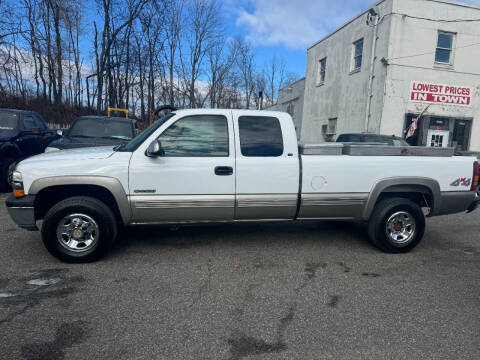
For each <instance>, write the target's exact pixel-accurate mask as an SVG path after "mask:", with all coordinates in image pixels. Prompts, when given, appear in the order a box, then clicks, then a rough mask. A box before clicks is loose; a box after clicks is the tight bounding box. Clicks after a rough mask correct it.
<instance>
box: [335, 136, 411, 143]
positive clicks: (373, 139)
mask: <svg viewBox="0 0 480 360" xmlns="http://www.w3.org/2000/svg"><path fill="white" fill-rule="evenodd" d="M337 142H342V143H346V142H354V143H356V142H360V143H381V144H386V145H390V146H410V145H409V144H408V143H407V142H406V141H405V140H403V139H402V138H399V137H397V136H394V135H391V136H389V135H378V134H341V135H339V136H338V138H337Z"/></svg>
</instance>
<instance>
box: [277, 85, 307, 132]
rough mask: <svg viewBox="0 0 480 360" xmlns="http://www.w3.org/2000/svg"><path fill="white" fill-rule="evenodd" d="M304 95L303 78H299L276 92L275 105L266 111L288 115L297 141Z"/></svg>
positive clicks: (300, 128) (300, 129) (300, 126)
mask: <svg viewBox="0 0 480 360" xmlns="http://www.w3.org/2000/svg"><path fill="white" fill-rule="evenodd" d="M304 94H305V78H301V79H299V80H297V81H295V82H293V83H291V84H289V85H287V86H285V87H283V88H281V89H280V90H278V96H277V103H276V104H275V105H272V106H270V107H269V108H268V110H273V111H283V112H286V113H288V114H290V116H291V117H292V119H293V123H294V125H295V131H296V132H297V138H298V139H300V134H301V132H302V117H303V113H302V111H303V102H304Z"/></svg>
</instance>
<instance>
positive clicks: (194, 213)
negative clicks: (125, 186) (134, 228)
mask: <svg viewBox="0 0 480 360" xmlns="http://www.w3.org/2000/svg"><path fill="white" fill-rule="evenodd" d="M182 114H185V115H182ZM189 114H190V115H189ZM155 138H158V140H160V142H161V147H162V149H163V151H164V155H163V156H159V157H148V156H146V155H145V150H146V147H148V144H149V143H150V142H151V141H152V140H154V139H155ZM129 189H130V190H129V191H130V204H131V206H132V211H133V216H134V222H136V223H152V222H189V221H192V222H195V221H228V220H233V216H234V204H235V148H234V141H233V124H232V116H231V112H229V111H223V110H211V111H209V112H208V113H202V114H195V112H179V114H177V115H176V116H174V117H173V118H171V119H169V120H168V121H167V122H166V123H165V124H164V125H162V126H161V127H160V129H159V131H157V132H156V133H155V134H154V136H151V137H150V138H149V139H147V141H146V143H144V144H142V145H141V146H140V147H139V148H138V149H137V150H135V151H134V153H133V155H132V158H131V161H130V170H129Z"/></svg>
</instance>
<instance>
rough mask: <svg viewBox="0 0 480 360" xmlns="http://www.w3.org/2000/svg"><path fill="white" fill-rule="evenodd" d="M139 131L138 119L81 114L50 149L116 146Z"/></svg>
mask: <svg viewBox="0 0 480 360" xmlns="http://www.w3.org/2000/svg"><path fill="white" fill-rule="evenodd" d="M137 133H138V128H137V121H136V120H135V119H125V118H119V117H107V116H96V115H95V116H93V115H92V116H81V117H79V118H77V119H76V120H75V121H74V123H73V124H72V126H70V128H69V129H68V130H66V131H64V132H63V134H62V138H61V139H58V140H55V141H53V142H52V143H50V144H49V145H48V147H47V149H46V151H47V152H49V151H57V150H66V149H75V148H82V147H94V146H110V145H111V146H115V145H120V144H124V143H127V142H129V141H130V140H132V139H133V138H134V137H135V136H136V135H137Z"/></svg>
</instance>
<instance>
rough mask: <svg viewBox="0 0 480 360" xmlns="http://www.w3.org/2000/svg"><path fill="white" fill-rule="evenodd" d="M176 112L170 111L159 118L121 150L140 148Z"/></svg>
mask: <svg viewBox="0 0 480 360" xmlns="http://www.w3.org/2000/svg"><path fill="white" fill-rule="evenodd" d="M174 115H175V114H174V113H168V114H166V115H165V116H164V117H162V118H160V119H158V120H157V121H156V122H154V123H153V124H152V125H150V126H149V127H148V128H146V129H145V131H143V132H142V133H141V134H140V135H138V136H137V137H136V138H134V139H133V140H132V141H130V142H129V143H128V144H126V145H125V146H123V147H122V148H119V149H118V150H120V151H134V150H135V149H136V148H138V147H139V146H140V145H141V144H142V143H143V142H144V141H145V140H146V139H147V138H148V137H149V136H150V135H152V134H153V133H154V132H155V131H156V130H157V129H158V128H159V127H160V126H162V125H163V124H164V123H165V122H166V121H167V120H168V119H170V118H171V117H173V116H174Z"/></svg>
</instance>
